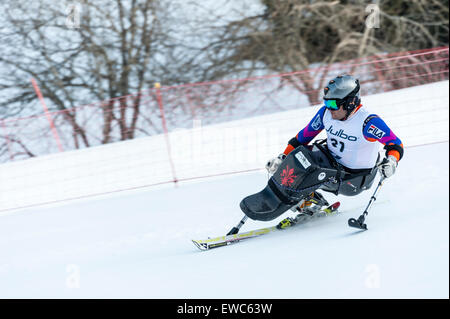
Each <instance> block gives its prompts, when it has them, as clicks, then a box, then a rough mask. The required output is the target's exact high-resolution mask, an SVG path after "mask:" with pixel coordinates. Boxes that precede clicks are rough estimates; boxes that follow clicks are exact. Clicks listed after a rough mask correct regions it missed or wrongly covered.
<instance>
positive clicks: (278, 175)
mask: <svg viewBox="0 0 450 319" xmlns="http://www.w3.org/2000/svg"><path fill="white" fill-rule="evenodd" d="M337 176H338V171H337V170H336V169H334V168H332V165H331V164H330V161H329V159H328V157H327V156H325V154H323V153H322V152H321V151H320V150H319V149H316V150H315V151H311V150H310V149H308V148H306V147H304V146H299V147H298V148H296V149H295V150H293V151H292V152H291V153H289V155H288V156H287V157H286V159H285V160H284V161H283V163H281V165H280V166H279V167H278V169H277V171H276V172H275V173H274V174H273V176H272V177H271V178H270V180H269V182H268V184H267V186H266V187H265V188H264V189H263V190H262V191H260V192H259V193H256V194H253V195H250V196H247V197H245V198H244V199H243V200H242V201H241V203H240V207H241V210H242V211H243V212H244V214H246V215H247V216H248V217H249V218H251V219H253V220H260V221H269V220H272V219H275V218H277V217H278V216H280V215H281V214H283V213H284V212H285V211H287V210H288V209H289V208H291V207H292V206H294V205H296V204H297V203H298V202H299V201H301V200H302V199H303V198H304V197H306V196H308V195H309V194H310V193H311V192H312V191H314V190H315V189H317V188H318V187H320V186H321V185H323V184H324V183H325V182H330V181H336V180H337Z"/></svg>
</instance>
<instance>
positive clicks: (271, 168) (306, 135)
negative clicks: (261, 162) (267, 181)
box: [266, 106, 326, 174]
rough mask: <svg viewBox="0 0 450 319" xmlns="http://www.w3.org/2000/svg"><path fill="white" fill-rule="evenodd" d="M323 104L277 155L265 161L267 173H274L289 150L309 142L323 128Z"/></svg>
mask: <svg viewBox="0 0 450 319" xmlns="http://www.w3.org/2000/svg"><path fill="white" fill-rule="evenodd" d="M325 110H326V108H325V106H323V107H322V108H321V109H320V110H319V111H318V112H317V113H316V115H314V117H313V118H312V120H311V121H310V122H309V123H308V125H307V126H306V127H305V128H304V129H302V130H301V131H300V132H298V134H297V135H296V136H295V137H293V138H291V139H290V140H289V143H288V146H287V147H286V149H285V150H284V152H283V153H281V154H280V155H278V157H275V158H272V159H271V160H269V161H268V162H267V163H266V169H267V171H268V172H269V174H273V173H275V171H276V170H277V169H278V166H280V164H281V162H283V160H284V159H285V158H286V155H288V154H289V153H290V152H292V151H293V150H294V149H295V148H297V147H298V146H300V145H308V143H309V142H311V141H312V139H313V138H314V137H316V136H317V135H318V134H319V133H320V132H321V131H322V130H323V129H324V125H323V115H324V114H325Z"/></svg>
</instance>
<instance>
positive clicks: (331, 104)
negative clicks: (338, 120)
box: [324, 100, 339, 110]
mask: <svg viewBox="0 0 450 319" xmlns="http://www.w3.org/2000/svg"><path fill="white" fill-rule="evenodd" d="M324 102H325V107H326V108H327V109H330V110H339V104H338V100H324Z"/></svg>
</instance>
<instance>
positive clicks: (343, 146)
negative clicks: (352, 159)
mask: <svg viewBox="0 0 450 319" xmlns="http://www.w3.org/2000/svg"><path fill="white" fill-rule="evenodd" d="M330 141H331V145H333V147H335V148H338V144H339V145H340V148H339V152H341V153H342V152H343V151H344V148H345V144H344V142H341V141H338V140H336V139H334V138H332V139H331V140H330Z"/></svg>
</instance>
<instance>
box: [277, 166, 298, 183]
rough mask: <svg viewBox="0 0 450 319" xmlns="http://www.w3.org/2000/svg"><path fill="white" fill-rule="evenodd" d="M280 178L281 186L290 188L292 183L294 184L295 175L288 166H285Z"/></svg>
mask: <svg viewBox="0 0 450 319" xmlns="http://www.w3.org/2000/svg"><path fill="white" fill-rule="evenodd" d="M280 176H281V184H282V185H284V186H291V185H292V183H294V179H295V178H296V177H297V175H294V169H293V168H291V169H289V165H287V166H286V168H285V169H284V170H283V172H282V173H281V175H280Z"/></svg>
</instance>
